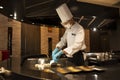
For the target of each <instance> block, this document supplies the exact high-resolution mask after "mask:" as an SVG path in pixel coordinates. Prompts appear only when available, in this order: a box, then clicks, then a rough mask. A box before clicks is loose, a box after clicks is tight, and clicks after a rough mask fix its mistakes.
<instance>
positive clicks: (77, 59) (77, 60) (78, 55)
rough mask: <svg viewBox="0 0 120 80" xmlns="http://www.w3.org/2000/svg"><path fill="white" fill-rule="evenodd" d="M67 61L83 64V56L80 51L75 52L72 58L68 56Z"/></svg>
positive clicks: (77, 64)
mask: <svg viewBox="0 0 120 80" xmlns="http://www.w3.org/2000/svg"><path fill="white" fill-rule="evenodd" d="M68 61H70V62H71V63H73V64H74V65H76V66H81V65H84V57H83V53H82V51H78V52H76V53H75V54H74V55H73V57H72V58H70V57H68Z"/></svg>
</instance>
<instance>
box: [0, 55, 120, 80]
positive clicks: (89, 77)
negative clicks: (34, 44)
mask: <svg viewBox="0 0 120 80" xmlns="http://www.w3.org/2000/svg"><path fill="white" fill-rule="evenodd" d="M37 62H38V61H37V60H36V59H35V60H34V59H29V61H27V62H25V63H24V64H23V65H21V59H20V58H15V57H12V58H11V59H8V60H5V61H3V62H0V67H4V68H5V69H7V70H9V71H10V72H9V73H0V80H3V79H4V80H119V79H120V63H116V64H114V65H112V64H110V65H103V66H100V67H103V68H104V69H105V70H104V71H90V72H77V73H68V74H61V73H59V72H56V71H54V72H53V73H48V72H44V71H42V70H38V69H35V68H34V65H35V64H36V63H37ZM60 63H61V64H63V65H62V66H70V65H71V64H69V63H68V62H67V61H66V59H61V60H60ZM54 69H55V68H53V69H52V70H54Z"/></svg>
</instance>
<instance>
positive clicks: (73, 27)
mask: <svg viewBox="0 0 120 80" xmlns="http://www.w3.org/2000/svg"><path fill="white" fill-rule="evenodd" d="M56 11H57V13H58V16H59V17H60V19H61V24H62V26H63V27H64V28H65V29H66V31H65V33H64V35H63V36H62V38H61V40H60V41H59V42H58V43H57V45H56V48H55V49H54V50H53V51H52V60H51V61H50V64H52V63H55V62H58V61H59V58H60V56H61V55H62V54H65V55H66V56H67V57H68V61H70V62H71V63H73V64H74V65H77V66H79V65H83V64H84V59H83V53H82V51H83V50H84V49H85V48H86V45H85V40H84V39H85V32H84V28H83V27H82V26H81V25H80V24H79V23H77V22H75V21H74V19H73V15H72V13H71V12H70V10H69V8H68V6H67V5H66V4H65V3H64V4H62V5H61V6H59V7H58V8H57V9H56ZM66 45H67V47H66V48H64V49H63V47H64V46H66Z"/></svg>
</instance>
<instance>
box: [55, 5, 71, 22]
mask: <svg viewBox="0 0 120 80" xmlns="http://www.w3.org/2000/svg"><path fill="white" fill-rule="evenodd" d="M56 11H57V13H58V15H59V17H60V19H61V21H62V23H64V22H67V21H68V20H70V19H71V18H73V15H72V13H71V12H70V10H69V8H68V6H67V5H66V4H65V3H64V4H62V5H61V6H59V7H58V8H57V9H56Z"/></svg>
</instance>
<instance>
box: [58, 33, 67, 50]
mask: <svg viewBox="0 0 120 80" xmlns="http://www.w3.org/2000/svg"><path fill="white" fill-rule="evenodd" d="M66 35H67V32H66V31H65V33H64V35H63V36H62V38H61V40H60V41H59V42H58V43H57V45H56V47H57V48H58V49H59V50H61V49H62V48H63V47H64V46H66V43H67V40H66Z"/></svg>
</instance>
